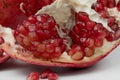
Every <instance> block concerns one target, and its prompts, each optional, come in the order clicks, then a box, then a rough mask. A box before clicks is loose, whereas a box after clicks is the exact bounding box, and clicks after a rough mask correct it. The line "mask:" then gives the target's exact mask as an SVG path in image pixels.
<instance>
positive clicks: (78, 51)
mask: <svg viewBox="0 0 120 80" xmlns="http://www.w3.org/2000/svg"><path fill="white" fill-rule="evenodd" d="M68 54H69V55H70V56H71V58H72V59H74V60H81V59H83V58H84V52H83V50H82V48H81V47H80V46H79V45H73V47H72V48H71V50H70V51H69V53H68Z"/></svg>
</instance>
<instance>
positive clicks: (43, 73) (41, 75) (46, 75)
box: [40, 69, 52, 79]
mask: <svg viewBox="0 0 120 80" xmlns="http://www.w3.org/2000/svg"><path fill="white" fill-rule="evenodd" d="M49 73H52V71H51V70H50V69H45V70H44V71H42V72H41V74H40V77H41V78H42V79H45V78H48V75H49Z"/></svg>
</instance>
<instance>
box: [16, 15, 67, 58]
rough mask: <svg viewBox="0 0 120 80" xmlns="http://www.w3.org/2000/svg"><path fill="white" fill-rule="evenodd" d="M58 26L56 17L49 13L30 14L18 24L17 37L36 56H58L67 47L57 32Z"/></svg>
mask: <svg viewBox="0 0 120 80" xmlns="http://www.w3.org/2000/svg"><path fill="white" fill-rule="evenodd" d="M58 27H59V26H58V25H57V24H56V22H55V20H54V18H53V17H51V16H49V15H47V14H42V15H36V16H30V17H29V18H28V19H27V20H25V21H24V22H23V24H22V25H18V27H17V29H16V31H15V38H16V40H17V42H18V43H19V44H20V45H22V46H23V47H24V48H26V49H27V50H30V51H32V52H33V54H34V56H36V57H42V58H56V57H59V56H60V55H61V54H62V53H63V52H64V51H65V48H66V45H65V44H64V39H62V38H60V36H59V35H58V33H57V30H56V28H58Z"/></svg>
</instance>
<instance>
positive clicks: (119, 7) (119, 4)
mask: <svg viewBox="0 0 120 80" xmlns="http://www.w3.org/2000/svg"><path fill="white" fill-rule="evenodd" d="M117 9H118V11H120V0H119V2H118V3H117Z"/></svg>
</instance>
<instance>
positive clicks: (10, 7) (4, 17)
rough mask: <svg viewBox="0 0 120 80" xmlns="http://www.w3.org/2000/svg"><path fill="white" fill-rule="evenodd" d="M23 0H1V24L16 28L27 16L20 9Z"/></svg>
mask: <svg viewBox="0 0 120 80" xmlns="http://www.w3.org/2000/svg"><path fill="white" fill-rule="evenodd" d="M21 2H22V0H0V24H2V25H3V26H6V27H11V28H15V27H16V25H17V24H20V23H21V22H22V20H24V19H25V18H26V16H25V15H24V13H23V12H22V11H21V10H20V3H21Z"/></svg>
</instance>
